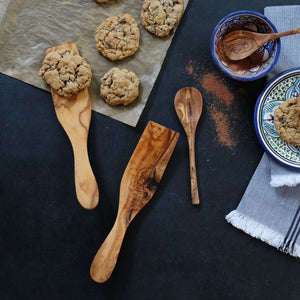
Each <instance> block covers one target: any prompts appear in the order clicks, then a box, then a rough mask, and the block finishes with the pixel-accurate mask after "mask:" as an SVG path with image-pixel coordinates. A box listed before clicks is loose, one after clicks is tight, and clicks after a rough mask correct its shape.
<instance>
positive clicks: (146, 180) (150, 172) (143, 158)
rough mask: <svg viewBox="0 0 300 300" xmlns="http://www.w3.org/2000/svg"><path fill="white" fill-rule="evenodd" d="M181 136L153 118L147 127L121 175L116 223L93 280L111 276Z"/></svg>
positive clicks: (92, 272)
mask: <svg viewBox="0 0 300 300" xmlns="http://www.w3.org/2000/svg"><path fill="white" fill-rule="evenodd" d="M178 137H179V133H177V132H175V131H173V130H170V129H168V128H166V127H164V126H162V125H159V124H157V123H154V122H151V121H150V122H149V123H148V125H147V126H146V128H145V130H144V132H143V134H142V136H141V139H140V141H139V143H138V144H137V146H136V148H135V150H134V152H133V154H132V156H131V158H130V160H129V163H128V165H127V167H126V170H125V172H124V174H123V177H122V181H121V185H120V200H119V209H118V214H117V218H116V221H115V224H114V226H113V228H112V230H111V231H110V233H109V235H108V236H107V238H106V239H105V241H104V242H103V244H102V245H101V247H100V249H99V250H98V252H97V254H96V256H95V258H94V260H93V262H92V265H91V269H90V275H91V277H92V279H93V280H94V281H96V282H104V281H106V280H107V279H108V278H109V277H110V275H111V273H112V271H113V269H114V267H115V265H116V262H117V259H118V256H119V252H120V248H121V245H122V241H123V238H124V235H125V233H126V230H127V227H128V226H129V224H130V222H131V221H132V220H133V218H134V217H135V216H136V215H137V213H138V212H139V211H140V210H141V209H142V208H143V207H144V206H145V205H146V204H147V203H148V202H149V200H150V199H151V198H152V196H153V194H154V192H155V191H156V189H157V186H158V184H159V182H160V180H161V178H162V176H163V173H164V171H165V168H166V166H167V164H168V162H169V160H170V157H171V155H172V153H173V150H174V148H175V145H176V143H177V140H178Z"/></svg>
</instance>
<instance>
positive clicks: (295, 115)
mask: <svg viewBox="0 0 300 300" xmlns="http://www.w3.org/2000/svg"><path fill="white" fill-rule="evenodd" d="M274 125H275V128H276V131H277V133H278V135H279V136H280V138H281V139H282V140H284V141H286V142H287V143H292V144H293V145H296V146H300V96H298V98H290V99H288V100H286V101H284V102H283V103H281V104H280V105H279V106H278V107H277V108H276V109H275V110H274Z"/></svg>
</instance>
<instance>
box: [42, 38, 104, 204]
mask: <svg viewBox="0 0 300 300" xmlns="http://www.w3.org/2000/svg"><path fill="white" fill-rule="evenodd" d="M61 49H69V50H73V51H75V52H77V53H78V48H77V45H76V44H75V43H73V44H65V45H60V46H56V47H52V48H48V49H46V51H45V54H46V55H47V54H48V53H50V52H51V51H56V50H61ZM51 94H52V99H53V104H54V108H55V113H56V116H57V119H58V121H59V123H60V124H61V126H62V127H63V128H64V130H65V132H66V134H67V135H68V137H69V139H70V142H71V144H72V148H73V153H74V173H75V174H74V176H75V189H76V195H77V199H78V201H79V203H80V204H81V206H82V207H84V208H86V209H92V208H95V207H96V206H97V204H98V202H99V192H98V185H97V182H96V179H95V176H94V173H93V171H92V168H91V165H90V161H89V157H88V150H87V139H88V134H89V127H90V121H91V101H90V97H89V92H88V89H87V88H85V89H83V90H82V91H80V92H79V93H78V94H76V95H73V96H71V97H70V98H66V97H63V96H60V95H58V94H57V93H56V92H55V91H54V90H53V89H51Z"/></svg>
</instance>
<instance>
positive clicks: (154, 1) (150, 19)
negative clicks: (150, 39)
mask: <svg viewBox="0 0 300 300" xmlns="http://www.w3.org/2000/svg"><path fill="white" fill-rule="evenodd" d="M182 14H183V2H182V0H145V1H144V3H143V6H142V11H141V20H142V25H143V26H144V27H145V28H146V29H147V30H148V31H149V32H151V33H153V34H155V35H156V36H158V37H164V36H167V35H168V34H169V33H170V32H171V30H172V29H173V28H174V27H175V25H176V24H177V23H178V22H179V20H180V18H181V16H182Z"/></svg>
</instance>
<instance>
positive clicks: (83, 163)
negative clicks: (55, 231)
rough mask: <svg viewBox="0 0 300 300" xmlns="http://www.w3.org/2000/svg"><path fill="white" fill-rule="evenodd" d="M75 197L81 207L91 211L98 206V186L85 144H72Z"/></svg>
mask: <svg viewBox="0 0 300 300" xmlns="http://www.w3.org/2000/svg"><path fill="white" fill-rule="evenodd" d="M72 147H73V152H74V177H75V189H76V196H77V199H78V201H79V203H80V204H81V206H82V207H84V208H86V209H93V208H95V207H96V206H97V205H98V201H99V192H98V185H97V182H96V179H95V176H94V173H93V171H92V168H91V165H90V161H89V157H88V150H87V145H86V143H84V142H82V143H72Z"/></svg>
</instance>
